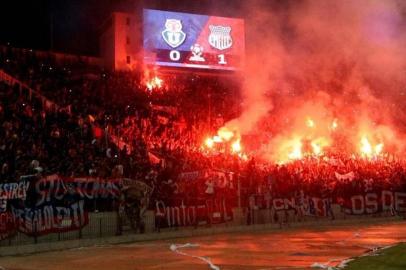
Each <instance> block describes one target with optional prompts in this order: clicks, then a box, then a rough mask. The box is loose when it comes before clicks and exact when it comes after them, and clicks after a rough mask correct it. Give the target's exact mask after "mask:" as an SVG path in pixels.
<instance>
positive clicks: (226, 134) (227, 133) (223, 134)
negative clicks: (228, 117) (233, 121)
mask: <svg viewBox="0 0 406 270" xmlns="http://www.w3.org/2000/svg"><path fill="white" fill-rule="evenodd" d="M217 134H218V136H219V137H220V138H222V139H223V140H225V141H226V142H228V141H229V140H231V139H232V138H233V137H234V136H235V134H234V132H232V131H231V130H229V129H228V128H226V127H222V128H220V129H219V130H218V132H217Z"/></svg>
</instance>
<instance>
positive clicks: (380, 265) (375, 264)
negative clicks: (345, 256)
mask: <svg viewBox="0 0 406 270" xmlns="http://www.w3.org/2000/svg"><path fill="white" fill-rule="evenodd" d="M401 269H402V270H405V269H406V243H402V244H399V245H396V246H394V247H390V248H387V249H383V250H381V251H378V252H377V253H376V254H375V255H374V256H365V257H360V258H358V259H356V260H354V261H351V262H349V263H348V266H347V267H346V268H345V270H401Z"/></svg>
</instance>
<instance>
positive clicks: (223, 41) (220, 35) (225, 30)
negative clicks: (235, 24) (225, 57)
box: [209, 25, 233, 50]
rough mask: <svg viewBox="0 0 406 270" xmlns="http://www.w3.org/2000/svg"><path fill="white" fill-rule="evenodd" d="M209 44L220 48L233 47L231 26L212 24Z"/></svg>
mask: <svg viewBox="0 0 406 270" xmlns="http://www.w3.org/2000/svg"><path fill="white" fill-rule="evenodd" d="M209 28H210V35H209V44H210V45H211V46H213V47H214V48H216V49H218V50H225V49H228V48H231V46H232V45H233V39H232V38H231V34H230V33H231V27H230V26H221V25H210V26H209Z"/></svg>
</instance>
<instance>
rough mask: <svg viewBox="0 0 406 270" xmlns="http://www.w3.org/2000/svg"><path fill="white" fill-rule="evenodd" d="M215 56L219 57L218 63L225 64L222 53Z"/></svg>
mask: <svg viewBox="0 0 406 270" xmlns="http://www.w3.org/2000/svg"><path fill="white" fill-rule="evenodd" d="M217 56H218V58H219V64H220V65H227V62H226V57H225V56H224V54H219V55H217Z"/></svg>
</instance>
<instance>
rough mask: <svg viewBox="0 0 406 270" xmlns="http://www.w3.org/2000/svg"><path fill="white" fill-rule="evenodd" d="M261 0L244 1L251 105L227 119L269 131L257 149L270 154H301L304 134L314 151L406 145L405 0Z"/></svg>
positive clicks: (241, 129) (238, 127) (246, 91)
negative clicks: (272, 2)
mask: <svg viewBox="0 0 406 270" xmlns="http://www.w3.org/2000/svg"><path fill="white" fill-rule="evenodd" d="M254 3H255V4H253V2H252V1H249V2H247V5H246V6H245V7H244V9H245V10H246V14H247V15H246V17H247V20H246V39H247V44H248V48H247V55H246V64H245V67H246V69H245V83H244V87H243V103H242V106H243V112H242V114H241V115H240V116H239V117H238V118H236V119H233V120H231V121H230V122H228V123H226V125H225V126H226V128H228V129H231V130H234V131H236V132H237V133H239V134H241V135H247V134H257V135H258V136H261V137H262V141H263V142H264V143H263V145H262V148H261V150H260V151H259V153H260V154H261V155H262V156H264V157H266V158H270V159H272V160H277V159H283V158H284V157H282V156H285V158H286V157H288V156H289V155H292V154H293V155H294V151H295V147H305V146H306V141H308V144H309V145H310V146H312V147H313V146H314V147H313V150H315V147H318V148H319V149H318V150H317V149H316V150H315V151H316V152H317V151H323V149H324V148H326V147H327V146H329V147H335V148H336V149H338V148H340V149H341V150H342V151H345V152H348V153H356V152H357V151H358V150H359V149H360V148H363V147H366V151H367V152H368V151H369V152H371V153H373V152H374V151H377V152H378V151H379V152H381V151H382V148H383V145H384V150H383V151H385V152H388V153H389V152H390V153H396V154H400V153H401V152H402V151H403V149H404V143H403V142H404V140H403V139H404V132H405V131H406V121H405V119H406V115H405V113H404V111H405V109H406V102H405V95H406V76H405V71H406V69H405V67H406V57H405V55H406V52H405V50H406V46H405V44H406V34H405V33H406V32H405V31H403V29H404V27H405V26H406V3H404V2H402V1H396V0H392V1H379V0H371V1H350V0H345V1H287V2H285V3H283V4H281V3H279V4H277V5H275V6H274V7H269V5H268V7H265V4H266V3H267V1H262V2H261V1H260V2H258V1H256V2H255V1H254ZM264 131H267V132H264ZM264 134H266V135H264ZM365 144H366V145H365ZM295 145H296V146H295ZM298 145H299V146H298ZM375 148H376V149H375ZM374 149H375V150H374ZM302 151H303V149H302Z"/></svg>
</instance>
